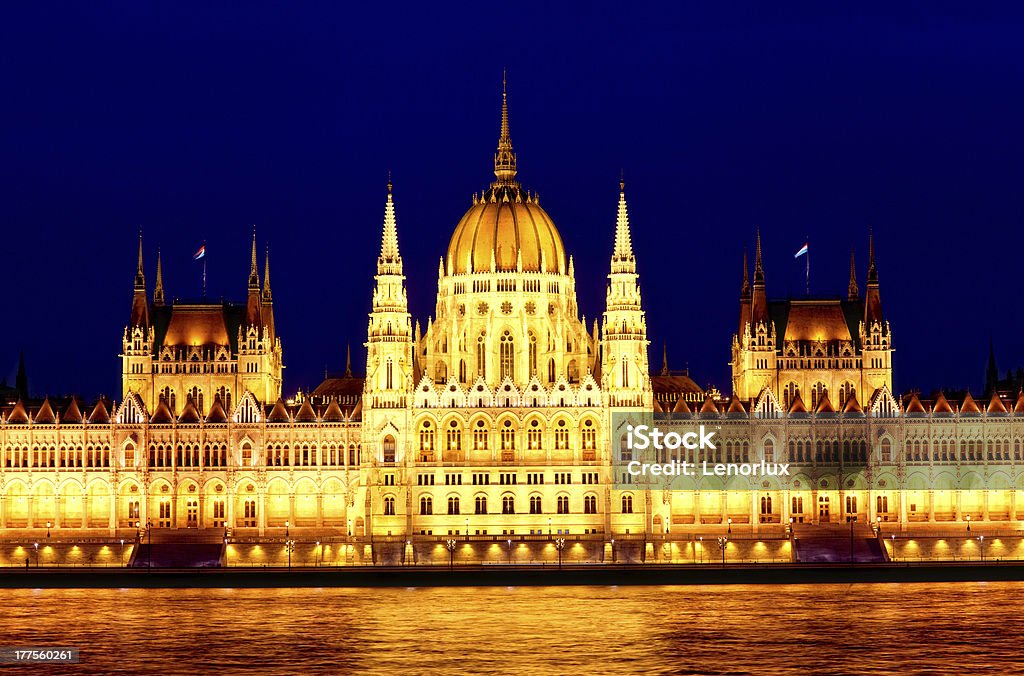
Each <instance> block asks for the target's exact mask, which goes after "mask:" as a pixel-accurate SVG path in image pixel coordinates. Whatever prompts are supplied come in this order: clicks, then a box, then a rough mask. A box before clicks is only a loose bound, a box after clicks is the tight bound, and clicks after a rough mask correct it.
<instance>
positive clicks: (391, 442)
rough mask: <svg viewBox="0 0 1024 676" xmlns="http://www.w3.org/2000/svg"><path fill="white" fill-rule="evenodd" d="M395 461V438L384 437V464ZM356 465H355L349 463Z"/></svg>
mask: <svg viewBox="0 0 1024 676" xmlns="http://www.w3.org/2000/svg"><path fill="white" fill-rule="evenodd" d="M349 459H350V460H351V452H349ZM394 461H395V438H394V437H393V436H391V435H390V434H389V435H387V436H386V437H384V462H394ZM351 464H353V465H354V464H356V463H354V462H353V463H351Z"/></svg>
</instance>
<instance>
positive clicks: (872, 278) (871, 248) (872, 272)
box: [868, 229, 878, 284]
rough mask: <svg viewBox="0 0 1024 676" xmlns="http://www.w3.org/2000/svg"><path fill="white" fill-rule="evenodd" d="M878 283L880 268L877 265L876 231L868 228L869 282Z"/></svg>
mask: <svg viewBox="0 0 1024 676" xmlns="http://www.w3.org/2000/svg"><path fill="white" fill-rule="evenodd" d="M877 283H878V269H877V268H876V267H875V233H874V230H873V229H868V284H877Z"/></svg>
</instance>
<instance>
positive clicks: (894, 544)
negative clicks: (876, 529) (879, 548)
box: [889, 533, 896, 561]
mask: <svg viewBox="0 0 1024 676" xmlns="http://www.w3.org/2000/svg"><path fill="white" fill-rule="evenodd" d="M889 541H890V542H891V543H892V545H891V549H892V560H893V561H895V560H896V533H893V534H892V535H890V536H889Z"/></svg>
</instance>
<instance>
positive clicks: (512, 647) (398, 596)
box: [0, 583, 1024, 674]
mask: <svg viewBox="0 0 1024 676" xmlns="http://www.w3.org/2000/svg"><path fill="white" fill-rule="evenodd" d="M0 594H2V597H0V599H2V603H0V645H6V646H16V645H35V646H62V647H77V648H79V649H80V650H81V658H80V659H81V663H80V664H79V665H76V666H74V667H70V666H65V667H47V668H45V669H43V670H40V669H39V668H38V667H34V668H25V669H17V671H25V672H28V671H30V670H32V671H34V673H44V672H45V673H96V674H101V673H102V674H109V673H119V672H120V673H162V674H173V673H183V674H185V673H188V674H195V673H218V674H224V673H233V672H236V671H241V670H252V671H253V672H256V673H261V674H293V673H323V672H327V673H351V672H362V673H371V672H372V673H389V674H390V673H470V672H471V673H521V674H538V673H574V674H590V673H630V674H632V673H641V672H645V673H676V674H678V673H682V674H720V673H726V674H859V673H871V674H883V673H895V672H899V673H901V674H912V673H928V674H941V673H957V674H984V673H991V674H1010V673H1024V645H1022V643H1024V632H1022V631H1021V627H1022V624H1021V620H1020V609H1021V607H1022V603H1024V583H947V584H931V583H927V584H862V585H858V584H854V585H724V586H700V587H634V586H629V587H561V586H559V587H514V588H506V587H497V588H495V587H464V588H408V589H376V588H374V589H356V588H318V589H295V588H289V589H73V590H59V589H54V590H39V589H36V590H32V589H26V590H3V591H0Z"/></svg>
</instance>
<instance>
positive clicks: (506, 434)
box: [501, 420, 516, 451]
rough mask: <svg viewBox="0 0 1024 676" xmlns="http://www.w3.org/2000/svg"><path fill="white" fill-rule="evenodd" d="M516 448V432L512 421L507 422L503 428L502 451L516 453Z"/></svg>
mask: <svg viewBox="0 0 1024 676" xmlns="http://www.w3.org/2000/svg"><path fill="white" fill-rule="evenodd" d="M515 448H516V431H515V429H514V428H513V427H512V421H511V420H506V421H505V422H504V423H503V424H502V428H501V450H502V451H514V450H515Z"/></svg>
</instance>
